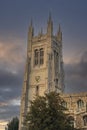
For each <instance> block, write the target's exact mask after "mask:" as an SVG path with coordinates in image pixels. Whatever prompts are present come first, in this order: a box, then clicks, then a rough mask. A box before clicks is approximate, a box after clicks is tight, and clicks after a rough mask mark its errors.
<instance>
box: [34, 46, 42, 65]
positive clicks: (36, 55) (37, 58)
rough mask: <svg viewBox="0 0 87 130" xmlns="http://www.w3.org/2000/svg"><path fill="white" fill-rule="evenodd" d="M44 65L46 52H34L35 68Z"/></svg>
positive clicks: (36, 50)
mask: <svg viewBox="0 0 87 130" xmlns="http://www.w3.org/2000/svg"><path fill="white" fill-rule="evenodd" d="M43 64H44V50H43V48H41V49H35V50H34V66H37V65H43Z"/></svg>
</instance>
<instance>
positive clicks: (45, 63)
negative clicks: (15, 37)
mask: <svg viewBox="0 0 87 130" xmlns="http://www.w3.org/2000/svg"><path fill="white" fill-rule="evenodd" d="M64 87H65V86H64V70H63V56H62V32H61V28H60V25H59V27H58V32H57V33H56V35H54V34H53V21H52V18H51V15H49V18H48V22H47V31H46V34H43V32H42V30H41V31H40V32H39V34H38V35H37V36H35V35H34V27H33V24H32V21H31V24H30V26H29V31H28V44H27V58H26V67H25V74H24V82H23V89H22V97H21V107H20V123H19V130H25V126H24V124H23V122H24V118H25V115H26V114H27V112H28V111H29V106H30V102H29V100H33V99H34V98H35V97H36V96H38V95H40V96H43V95H44V93H49V92H51V91H56V92H57V93H60V95H61V97H63V98H64V103H63V105H64V106H65V107H66V108H68V110H67V113H69V115H70V116H69V118H70V119H71V125H74V127H76V128H79V127H80V128H83V129H84V130H87V103H86V100H87V94H86V93H80V94H71V95H69V94H64Z"/></svg>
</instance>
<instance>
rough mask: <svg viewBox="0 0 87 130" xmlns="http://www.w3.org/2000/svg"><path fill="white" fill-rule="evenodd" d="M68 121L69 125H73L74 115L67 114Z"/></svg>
mask: <svg viewBox="0 0 87 130" xmlns="http://www.w3.org/2000/svg"><path fill="white" fill-rule="evenodd" d="M68 121H69V123H70V125H71V126H72V127H74V117H73V116H69V117H68Z"/></svg>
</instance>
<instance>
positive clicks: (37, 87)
mask: <svg viewBox="0 0 87 130" xmlns="http://www.w3.org/2000/svg"><path fill="white" fill-rule="evenodd" d="M36 96H39V86H36Z"/></svg>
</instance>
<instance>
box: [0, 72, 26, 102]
mask: <svg viewBox="0 0 87 130" xmlns="http://www.w3.org/2000/svg"><path fill="white" fill-rule="evenodd" d="M22 83H23V71H21V72H20V71H19V72H18V73H12V72H10V71H7V70H0V100H8V99H11V98H12V97H17V96H19V95H20V93H21V88H22Z"/></svg>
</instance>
